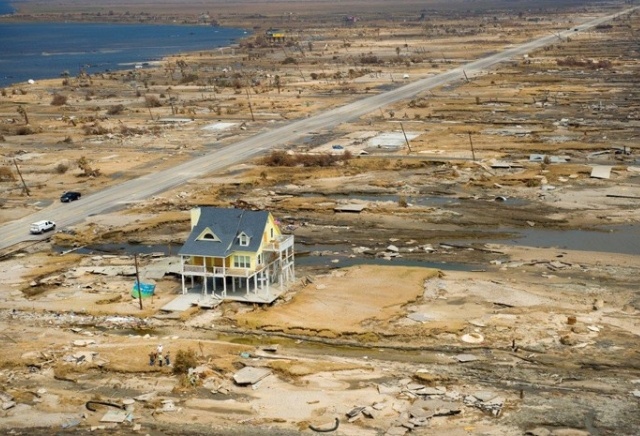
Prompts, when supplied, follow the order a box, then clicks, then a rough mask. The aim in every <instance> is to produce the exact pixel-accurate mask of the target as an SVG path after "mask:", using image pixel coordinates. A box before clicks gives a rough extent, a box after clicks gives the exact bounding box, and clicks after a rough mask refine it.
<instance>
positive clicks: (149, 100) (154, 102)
mask: <svg viewBox="0 0 640 436" xmlns="http://www.w3.org/2000/svg"><path fill="white" fill-rule="evenodd" d="M144 104H145V106H147V107H161V106H162V102H160V99H159V98H158V97H156V96H155V95H146V96H145V97H144Z"/></svg>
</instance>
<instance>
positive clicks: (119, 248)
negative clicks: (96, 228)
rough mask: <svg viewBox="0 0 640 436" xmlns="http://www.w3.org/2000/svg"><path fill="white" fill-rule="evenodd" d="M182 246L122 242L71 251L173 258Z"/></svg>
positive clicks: (59, 250) (58, 248) (57, 250)
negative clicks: (155, 255) (157, 255)
mask: <svg viewBox="0 0 640 436" xmlns="http://www.w3.org/2000/svg"><path fill="white" fill-rule="evenodd" d="M181 247H182V245H176V244H172V245H168V244H155V245H144V244H131V243H127V242H123V243H120V244H98V245H91V246H87V247H80V248H78V249H76V250H73V252H74V253H78V254H85V255H101V254H105V255H106V254H110V255H122V256H128V255H133V254H153V253H162V254H164V255H165V256H174V255H177V254H178V251H180V248H181ZM54 250H55V251H56V252H58V253H64V252H67V251H69V249H68V248H64V247H57V246H56V247H54Z"/></svg>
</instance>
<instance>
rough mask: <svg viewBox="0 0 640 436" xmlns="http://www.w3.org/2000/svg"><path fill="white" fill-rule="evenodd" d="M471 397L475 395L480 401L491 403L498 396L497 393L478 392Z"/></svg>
mask: <svg viewBox="0 0 640 436" xmlns="http://www.w3.org/2000/svg"><path fill="white" fill-rule="evenodd" d="M471 395H473V396H474V397H475V398H477V399H478V400H480V401H490V400H493V399H494V398H495V397H497V396H498V395H497V394H496V393H495V392H490V391H478V392H474V393H473V394H471Z"/></svg>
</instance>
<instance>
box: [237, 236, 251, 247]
mask: <svg viewBox="0 0 640 436" xmlns="http://www.w3.org/2000/svg"><path fill="white" fill-rule="evenodd" d="M238 244H240V246H241V247H247V246H249V237H248V236H247V235H245V234H244V233H241V234H240V235H238Z"/></svg>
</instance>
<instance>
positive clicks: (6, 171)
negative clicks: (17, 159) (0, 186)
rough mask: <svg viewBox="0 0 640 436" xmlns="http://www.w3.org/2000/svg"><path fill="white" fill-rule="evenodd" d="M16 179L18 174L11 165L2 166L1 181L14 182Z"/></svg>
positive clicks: (0, 170) (0, 171)
mask: <svg viewBox="0 0 640 436" xmlns="http://www.w3.org/2000/svg"><path fill="white" fill-rule="evenodd" d="M15 180H16V176H15V175H14V174H13V171H11V168H9V167H0V182H13V181H15Z"/></svg>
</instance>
